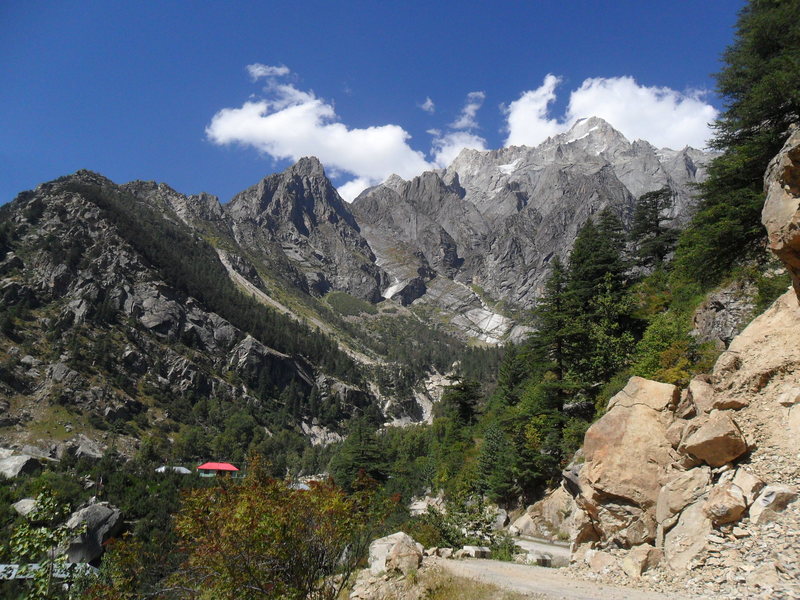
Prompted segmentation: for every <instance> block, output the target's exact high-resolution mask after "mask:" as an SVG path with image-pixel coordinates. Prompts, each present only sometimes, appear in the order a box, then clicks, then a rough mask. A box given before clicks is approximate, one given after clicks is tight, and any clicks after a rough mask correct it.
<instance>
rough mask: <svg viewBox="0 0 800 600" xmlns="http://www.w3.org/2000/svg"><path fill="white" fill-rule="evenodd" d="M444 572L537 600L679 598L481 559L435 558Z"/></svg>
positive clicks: (551, 570)
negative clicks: (528, 595)
mask: <svg viewBox="0 0 800 600" xmlns="http://www.w3.org/2000/svg"><path fill="white" fill-rule="evenodd" d="M435 560H436V564H438V565H441V566H442V568H443V569H445V571H447V572H449V573H452V574H453V575H458V576H459V577H467V578H469V579H477V580H478V581H483V582H485V583H491V584H493V585H497V586H500V587H502V588H504V589H507V590H512V591H515V592H521V593H523V594H530V595H531V597H532V598H536V599H537V600H556V599H558V600H562V599H563V600H679V599H680V598H683V597H682V596H666V595H664V594H659V593H656V592H645V591H642V590H637V589H633V588H624V587H616V586H610V585H603V584H599V583H594V582H590V581H582V580H580V579H572V578H570V577H567V576H566V575H562V574H560V573H559V571H558V569H548V568H546V567H534V566H528V565H518V564H515V563H509V562H500V561H497V560H484V559H465V560H445V559H435Z"/></svg>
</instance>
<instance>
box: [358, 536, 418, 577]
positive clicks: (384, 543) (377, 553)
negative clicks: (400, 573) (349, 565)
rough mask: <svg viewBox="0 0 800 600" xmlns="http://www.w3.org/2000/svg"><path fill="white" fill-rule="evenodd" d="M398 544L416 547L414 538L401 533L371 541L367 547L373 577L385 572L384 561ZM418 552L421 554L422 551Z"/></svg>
mask: <svg viewBox="0 0 800 600" xmlns="http://www.w3.org/2000/svg"><path fill="white" fill-rule="evenodd" d="M398 543H402V544H403V545H404V546H417V543H416V542H415V541H414V538H412V537H411V536H410V535H408V534H407V533H404V532H402V531H398V532H397V533H393V534H392V535H387V536H385V537H382V538H378V539H377V540H373V541H372V543H371V544H370V545H369V570H370V571H371V572H372V574H373V575H379V574H380V573H383V572H384V571H385V570H386V566H387V565H386V559H387V558H388V557H389V554H390V553H391V551H392V548H394V546H395V544H398ZM418 549H419V548H418ZM419 550H420V554H422V550H421V549H419Z"/></svg>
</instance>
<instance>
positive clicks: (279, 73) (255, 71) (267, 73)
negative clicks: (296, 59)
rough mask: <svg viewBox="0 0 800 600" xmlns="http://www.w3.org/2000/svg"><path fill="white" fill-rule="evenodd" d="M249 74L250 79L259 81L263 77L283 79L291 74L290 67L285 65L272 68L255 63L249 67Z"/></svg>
mask: <svg viewBox="0 0 800 600" xmlns="http://www.w3.org/2000/svg"><path fill="white" fill-rule="evenodd" d="M247 72H248V73H249V74H250V79H252V80H253V81H258V80H259V79H261V78H262V77H283V76H284V75H288V74H289V73H291V71H290V70H289V67H287V66H284V65H278V66H271V65H263V64H261V63H253V64H252V65H247Z"/></svg>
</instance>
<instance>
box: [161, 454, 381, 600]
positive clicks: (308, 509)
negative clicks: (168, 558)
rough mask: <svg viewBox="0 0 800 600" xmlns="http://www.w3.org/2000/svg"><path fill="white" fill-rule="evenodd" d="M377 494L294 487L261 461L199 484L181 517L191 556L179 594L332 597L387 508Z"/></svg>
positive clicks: (244, 599)
mask: <svg viewBox="0 0 800 600" xmlns="http://www.w3.org/2000/svg"><path fill="white" fill-rule="evenodd" d="M376 498H377V496H376V495H375V494H374V493H373V492H372V491H370V490H368V489H365V488H360V489H358V491H356V492H355V493H353V494H351V495H347V494H346V493H345V492H344V491H343V490H342V489H341V488H338V487H336V486H334V485H332V484H329V483H320V482H313V483H311V484H310V489H308V490H305V489H295V488H294V487H292V486H291V485H289V483H287V482H285V481H281V480H275V479H270V478H267V477H266V476H265V475H264V474H263V472H261V471H260V469H258V468H257V467H254V468H253V469H251V471H250V473H249V474H248V476H247V477H246V478H245V479H244V481H243V482H241V483H237V484H228V485H222V486H218V487H212V488H208V489H198V490H194V491H192V492H190V493H189V494H188V495H187V496H186V497H185V498H184V501H183V505H182V507H181V510H180V512H179V513H178V515H177V516H176V518H175V528H176V531H177V532H178V535H179V536H180V540H181V545H182V547H184V548H185V550H186V553H187V558H186V561H185V563H184V565H183V568H182V569H180V570H179V571H178V572H177V573H176V574H175V575H174V576H173V577H172V579H171V581H172V584H173V588H172V590H173V593H174V594H175V595H177V596H179V597H189V598H215V599H216V598H219V599H231V600H233V599H237V600H250V599H257V598H270V599H271V598H285V599H287V600H300V599H306V598H307V599H315V600H316V599H318V600H333V599H334V598H337V597H339V594H340V593H341V591H342V590H343V589H344V587H345V586H346V585H347V584H348V582H349V581H350V577H351V575H352V573H353V571H354V570H355V568H356V567H357V565H358V563H359V561H360V560H362V558H363V557H364V554H365V552H366V550H367V547H368V545H369V543H370V541H371V539H372V536H373V534H374V533H375V532H376V530H377V529H378V528H379V527H380V526H381V523H382V522H383V520H384V519H385V517H386V515H387V514H388V510H389V504H388V503H387V502H386V501H379V500H376ZM336 575H338V577H334V576H336Z"/></svg>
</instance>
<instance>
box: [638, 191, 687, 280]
mask: <svg viewBox="0 0 800 600" xmlns="http://www.w3.org/2000/svg"><path fill="white" fill-rule="evenodd" d="M671 207H672V191H671V190H670V189H669V188H662V189H660V190H656V191H654V192H648V193H646V194H644V195H643V196H642V197H641V198H639V200H638V202H637V203H636V209H635V210H634V213H633V225H632V226H631V231H630V234H629V239H630V241H631V242H632V243H633V244H634V246H635V247H636V258H637V262H638V263H639V265H640V266H643V267H658V266H659V265H661V264H662V263H663V262H664V259H665V258H666V256H667V255H668V254H669V253H670V252H672V250H673V248H674V246H675V241H676V240H677V237H678V234H677V230H676V229H674V228H672V227H667V226H666V225H665V224H664V223H665V221H666V220H667V218H666V216H665V214H664V213H665V211H667V210H669V208H671Z"/></svg>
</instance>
